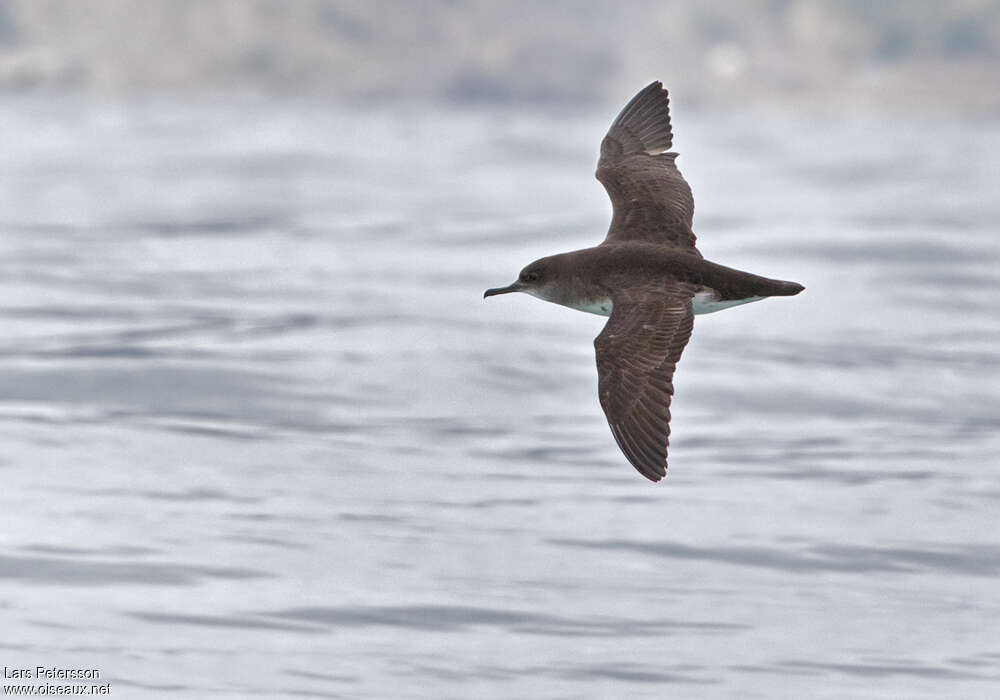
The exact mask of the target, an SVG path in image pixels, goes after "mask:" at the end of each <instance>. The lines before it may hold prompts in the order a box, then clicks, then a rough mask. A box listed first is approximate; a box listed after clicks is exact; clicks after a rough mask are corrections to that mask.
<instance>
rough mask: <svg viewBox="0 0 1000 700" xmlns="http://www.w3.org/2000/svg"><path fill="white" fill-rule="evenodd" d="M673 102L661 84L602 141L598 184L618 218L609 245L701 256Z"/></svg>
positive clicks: (640, 97) (632, 104)
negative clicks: (679, 161)
mask: <svg viewBox="0 0 1000 700" xmlns="http://www.w3.org/2000/svg"><path fill="white" fill-rule="evenodd" d="M672 143H673V133H672V131H671V128H670V99H669V96H668V93H667V91H666V90H665V89H664V87H663V85H662V84H661V83H660V82H659V81H657V82H654V83H651V84H650V85H648V86H646V87H645V88H643V90H642V91H640V92H639V94H637V95H636V96H635V97H633V98H632V99H631V100H630V101H629V103H628V104H627V105H625V108H624V109H623V110H622V111H621V114H619V115H618V118H617V119H615V121H614V123H613V124H612V125H611V128H610V129H609V130H608V134H607V136H605V137H604V140H603V141H602V142H601V158H600V160H599V161H598V163H597V173H596V175H597V179H598V180H600V181H601V184H603V185H604V189H606V190H607V191H608V196H609V197H610V198H611V204H612V206H613V208H614V216H613V217H612V219H611V227H610V228H609V229H608V235H607V237H606V238H605V239H604V242H605V243H618V242H623V241H645V242H650V243H663V244H665V245H670V246H675V247H677V248H679V249H682V250H685V251H687V252H689V253H693V254H694V255H697V256H698V257H701V253H699V252H698V249H697V248H696V247H695V235H694V232H693V231H692V230H691V225H692V221H693V218H694V198H693V197H692V195H691V188H690V187H689V186H688V184H687V182H686V181H685V180H684V176H683V175H681V173H680V171H679V170H678V169H677V166H676V165H675V164H674V159H675V158H676V157H677V154H676V153H664V151H666V150H667V149H668V148H670V146H671V145H672Z"/></svg>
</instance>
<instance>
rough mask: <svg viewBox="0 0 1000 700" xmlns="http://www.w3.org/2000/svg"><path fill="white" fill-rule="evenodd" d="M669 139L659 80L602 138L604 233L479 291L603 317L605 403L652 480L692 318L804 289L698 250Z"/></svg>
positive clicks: (632, 458)
mask: <svg viewBox="0 0 1000 700" xmlns="http://www.w3.org/2000/svg"><path fill="white" fill-rule="evenodd" d="M672 145H673V133H672V131H671V128H670V100H669V95H668V93H667V90H666V89H664V87H663V85H662V83H660V82H659V81H657V82H654V83H651V84H650V85H648V86H646V87H645V88H644V89H643V90H642V91H640V92H639V93H638V94H637V95H636V96H635V97H633V98H632V99H631V100H630V101H629V103H628V104H627V105H625V108H624V109H623V110H622V111H621V113H620V114H619V115H618V117H617V118H616V119H615V121H614V123H612V125H611V128H610V129H609V130H608V133H607V135H606V136H605V137H604V140H603V141H602V142H601V155H600V159H599V160H598V163H597V173H596V175H597V179H598V180H600V182H601V184H603V185H604V189H606V190H607V192H608V196H609V197H610V198H611V204H612V207H613V209H614V214H613V216H612V218H611V227H610V228H609V229H608V234H607V236H606V237H605V239H604V241H603V242H602V243H601V244H600V245H598V246H596V247H593V248H584V249H582V250H575V251H572V252H569V253H560V254H558V255H550V256H549V257H545V258H541V259H539V260H536V261H535V262H533V263H531V264H530V265H528V266H527V267H525V268H524V269H523V270H521V273H520V275H518V278H517V280H516V281H515V282H514V283H513V284H510V285H508V286H506V287H499V288H496V289H487V290H486V292H485V294H484V295H483V297H484V298H485V297H490V296H494V295H497V294H507V293H509V292H525V293H527V294H531V295H532V296H535V297H538V298H539V299H543V300H545V301H550V302H552V303H555V304H561V305H562V306H568V307H570V308H571V309H578V310H580V311H587V312H589V313H593V314H599V315H602V316H608V317H609V318H608V322H607V323H606V324H605V326H604V330H603V331H601V333H600V335H598V336H597V338H596V339H595V340H594V348H595V350H596V352H597V374H598V396H599V398H600V401H601V408H603V409H604V414H605V416H607V419H608V424H609V425H610V426H611V433H612V434H613V435H614V438H615V441H616V442H617V443H618V446H619V447H620V448H621V450H622V452H623V453H624V454H625V457H626V458H628V461H629V462H631V464H632V466H634V467H635V468H636V469H637V470H638V471H639V473H640V474H642V475H643V476H644V477H646V478H647V479H649V480H651V481H659V480H660V479H662V478H663V477H664V476H666V473H667V447H668V445H669V436H670V398H671V396H673V393H674V383H673V378H674V369H675V367H676V366H677V361H678V360H679V359H680V357H681V353H682V352H683V351H684V346H685V345H687V342H688V339H689V338H690V337H691V328H692V326H693V324H694V316H695V314H707V313H712V312H714V311H719V310H721V309H725V308H728V307H731V306H737V305H739V304H747V303H749V302H752V301H758V300H760V299H764V298H766V297H773V296H793V295H795V294H798V293H799V292H801V291H802V290H803V289H804V287H803V286H802V285H801V284H798V283H796V282H786V281H782V280H774V279H768V278H767V277H759V276H757V275H753V274H751V273H749V272H742V271H740V270H735V269H733V268H730V267H724V266H722V265H718V264H716V263H713V262H709V261H708V260H705V259H704V258H702V256H701V253H700V252H699V251H698V248H697V247H696V246H695V235H694V232H693V231H692V220H693V217H694V198H693V197H692V195H691V188H690V187H689V186H688V184H687V182H686V181H685V180H684V177H683V176H682V175H681V173H680V171H679V170H678V169H677V166H676V164H675V160H676V158H677V153H675V152H667V151H668V149H669V148H670V147H671V146H672Z"/></svg>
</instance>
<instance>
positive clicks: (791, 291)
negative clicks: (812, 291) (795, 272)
mask: <svg viewBox="0 0 1000 700" xmlns="http://www.w3.org/2000/svg"><path fill="white" fill-rule="evenodd" d="M768 282H770V283H771V289H770V290H769V292H768V296H771V297H793V296H795V295H796V294H798V293H799V292H801V291H802V290H803V289H805V287H803V286H802V285H801V284H799V283H798V282H786V281H785V280H768Z"/></svg>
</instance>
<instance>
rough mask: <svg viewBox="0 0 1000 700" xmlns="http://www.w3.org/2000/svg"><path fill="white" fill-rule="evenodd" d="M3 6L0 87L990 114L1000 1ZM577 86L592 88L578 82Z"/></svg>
mask: <svg viewBox="0 0 1000 700" xmlns="http://www.w3.org/2000/svg"><path fill="white" fill-rule="evenodd" d="M139 7H140V6H139V5H137V4H136V3H135V2H129V1H128V0H82V1H81V2H61V1H60V0H5V1H4V2H3V3H2V4H0V86H2V87H3V88H4V89H6V90H9V91H30V90H52V91H59V90H72V91H84V92H90V93H104V94H130V93H135V92H145V93H149V92H169V93H178V94H185V93H187V94H190V93H196V94H197V93H237V94H241V93H251V94H259V95H275V96H279V95H281V96H287V95H323V96H328V97H334V98H338V99H341V100H398V99H400V98H412V99H420V100H424V101H441V100H448V101H478V102H495V103H502V102H508V101H512V100H516V101H517V102H518V103H519V104H524V103H526V102H529V103H536V102H565V101H571V102H577V103H594V102H597V103H602V104H608V103H610V102H613V101H614V100H613V99H612V98H611V97H610V96H611V95H614V96H615V99H617V98H618V97H619V96H618V94H617V93H619V92H622V91H623V88H624V86H626V85H628V86H630V85H631V84H632V83H634V82H636V81H637V80H638V81H641V80H645V79H646V78H647V77H648V74H649V73H650V72H651V71H653V72H655V73H656V75H657V77H659V78H661V79H662V80H664V81H666V82H667V83H668V84H669V85H670V86H671V87H672V89H673V90H675V91H676V92H678V93H680V94H683V95H684V99H685V100H686V101H687V102H688V103H689V104H711V105H715V104H719V103H726V104H740V105H746V104H751V105H756V104H775V103H777V104H787V103H794V104H796V105H798V104H802V103H804V104H809V105H815V106H817V107H822V108H825V109H831V110H837V111H842V110H849V111H853V110H856V109H896V110H902V111H919V112H926V111H933V112H939V111H944V112H948V113H995V112H996V110H997V108H998V105H1000V95H998V93H1000V91H998V90H996V89H992V88H991V86H992V85H994V84H995V81H996V66H997V63H998V61H1000V55H998V52H1000V49H998V46H1000V4H998V3H996V2H993V1H992V0H942V1H941V2H933V3H929V2H920V3H915V2H903V1H901V0H890V1H888V2H877V3H871V2H865V1H864V0H846V1H839V2H838V1H835V0H749V1H748V2H741V3H738V4H736V5H732V4H727V3H721V2H706V3H700V2H689V1H686V0H630V1H629V2H627V3H624V4H618V3H602V2H590V1H586V2H571V1H568V0H566V1H562V0H553V1H550V2H542V3H537V2H524V1H521V0H516V1H514V2H508V3H502V4H498V3H494V2H478V1H475V0H449V1H443V2H434V1H427V2H425V1H423V0H420V1H418V2H384V1H377V2H364V1H363V0H345V1H343V2H330V1H328V0H301V1H299V2H293V3H288V2H280V1H279V0H245V1H241V0H213V1H212V2H188V1H183V0H182V1H180V2H177V1H173V0H149V1H148V2H145V3H142V5H141V8H142V9H141V11H139V9H138V8H139ZM583 78H586V79H583Z"/></svg>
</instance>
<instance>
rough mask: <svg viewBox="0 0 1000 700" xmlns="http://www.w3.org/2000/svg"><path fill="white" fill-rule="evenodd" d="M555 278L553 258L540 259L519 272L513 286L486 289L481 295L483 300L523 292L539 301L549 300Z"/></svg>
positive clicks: (555, 270)
mask: <svg viewBox="0 0 1000 700" xmlns="http://www.w3.org/2000/svg"><path fill="white" fill-rule="evenodd" d="M557 276H558V265H556V264H555V262H554V260H553V258H551V257H549V258H541V259H540V260H536V261H535V262H533V263H531V264H530V265H528V266H527V267H525V268H524V269H523V270H521V274H519V275H518V276H517V280H516V281H515V282H514V283H513V284H509V285H507V286H506V287H496V288H494V289H487V290H486V292H484V293H483V298H484V299H485V298H486V297H491V296H495V295H497V294H509V293H510V292H525V293H526V294H531V295H532V296H536V297H539V298H540V299H546V300H550V299H551V297H552V294H551V293H550V292H551V290H552V285H553V283H554V282H555V280H556V278H557Z"/></svg>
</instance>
